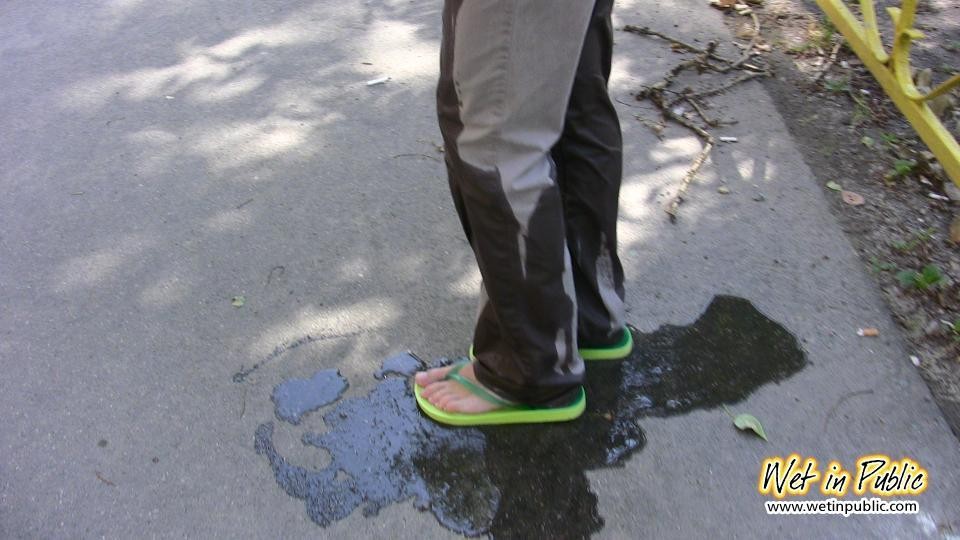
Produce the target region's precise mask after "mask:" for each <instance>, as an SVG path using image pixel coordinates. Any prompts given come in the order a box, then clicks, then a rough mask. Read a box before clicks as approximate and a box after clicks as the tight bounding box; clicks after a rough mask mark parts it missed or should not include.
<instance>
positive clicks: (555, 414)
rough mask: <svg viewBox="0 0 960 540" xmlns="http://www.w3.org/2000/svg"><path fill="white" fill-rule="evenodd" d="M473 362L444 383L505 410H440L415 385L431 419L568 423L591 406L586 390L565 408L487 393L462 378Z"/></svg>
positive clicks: (485, 423)
mask: <svg viewBox="0 0 960 540" xmlns="http://www.w3.org/2000/svg"><path fill="white" fill-rule="evenodd" d="M469 363H470V362H469V361H467V360H464V361H463V362H459V363H457V364H456V365H455V366H454V368H453V369H451V370H450V372H449V373H447V376H446V377H444V380H448V381H455V382H456V383H458V384H460V385H461V386H463V387H464V388H466V389H467V390H468V391H470V393H471V394H473V395H475V396H477V397H479V398H481V399H483V400H485V401H488V402H490V403H493V404H494V405H497V406H499V407H501V408H500V409H497V410H494V411H490V412H485V413H477V414H466V413H455V412H447V411H445V410H443V409H440V408H438V407H437V406H435V405H434V404H433V403H430V402H429V401H427V400H426V399H425V398H424V397H423V396H422V395H421V393H422V392H423V388H422V387H421V386H420V385H418V384H414V385H413V393H414V395H415V396H416V398H417V405H419V406H420V410H422V411H423V412H424V414H426V415H427V416H429V417H430V418H432V419H434V420H436V421H437V422H440V423H441V424H447V425H451V426H492V425H503V424H540V423H546V422H565V421H567V420H573V419H575V418H577V417H578V416H580V415H581V414H583V410H584V409H585V408H586V405H587V398H586V393H585V392H584V391H583V387H581V388H580V393H579V395H578V396H577V398H576V399H575V400H574V401H573V403H571V404H570V405H567V406H564V407H533V406H530V405H520V404H517V403H511V402H509V401H505V400H503V399H501V398H499V397H497V396H495V395H493V394H491V393H490V392H489V391H487V390H486V389H485V388H483V387H482V386H479V385H477V384H476V383H474V382H473V381H471V380H470V379H467V378H466V377H464V376H463V375H460V370H461V369H463V367H464V366H466V365H467V364H469Z"/></svg>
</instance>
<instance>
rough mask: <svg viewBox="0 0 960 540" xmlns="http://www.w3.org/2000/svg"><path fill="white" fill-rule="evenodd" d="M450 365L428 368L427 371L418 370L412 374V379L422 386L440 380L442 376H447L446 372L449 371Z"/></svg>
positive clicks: (424, 386)
mask: <svg viewBox="0 0 960 540" xmlns="http://www.w3.org/2000/svg"><path fill="white" fill-rule="evenodd" d="M450 369H451V366H446V367H441V368H434V369H428V370H427V371H419V372H417V374H416V375H414V381H415V382H416V383H417V384H418V385H420V386H421V387H423V388H426V387H427V386H429V385H431V384H433V383H435V382H437V381H442V380H443V378H444V377H446V376H447V373H449V372H450Z"/></svg>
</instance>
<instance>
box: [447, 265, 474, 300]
mask: <svg viewBox="0 0 960 540" xmlns="http://www.w3.org/2000/svg"><path fill="white" fill-rule="evenodd" d="M471 262H473V261H472V260H471ZM480 279H481V278H480V269H479V268H478V267H477V265H476V264H471V265H470V266H468V267H467V268H466V269H465V271H464V272H463V274H462V275H461V276H460V278H459V279H457V280H456V281H451V282H450V283H448V284H447V292H448V293H450V295H451V296H453V297H456V298H476V297H477V295H478V294H479V291H480Z"/></svg>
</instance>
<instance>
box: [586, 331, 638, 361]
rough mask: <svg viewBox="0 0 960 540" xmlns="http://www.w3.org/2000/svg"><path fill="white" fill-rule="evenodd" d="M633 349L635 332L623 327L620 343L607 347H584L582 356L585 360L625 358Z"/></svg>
mask: <svg viewBox="0 0 960 540" xmlns="http://www.w3.org/2000/svg"><path fill="white" fill-rule="evenodd" d="M632 351H633V333H632V332H630V329H629V328H627V327H626V326H624V327H623V338H622V339H620V342H619V343H615V344H613V345H609V346H607V347H583V348H581V349H580V356H581V357H582V358H583V359H584V360H623V359H624V358H626V357H628V356H630V353H631V352H632Z"/></svg>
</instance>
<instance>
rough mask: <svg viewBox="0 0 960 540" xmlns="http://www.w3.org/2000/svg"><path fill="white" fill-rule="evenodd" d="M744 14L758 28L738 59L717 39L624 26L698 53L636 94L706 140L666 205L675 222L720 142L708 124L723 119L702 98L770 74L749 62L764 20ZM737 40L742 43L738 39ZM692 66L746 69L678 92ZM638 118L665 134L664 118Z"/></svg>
mask: <svg viewBox="0 0 960 540" xmlns="http://www.w3.org/2000/svg"><path fill="white" fill-rule="evenodd" d="M743 14H744V15H750V17H751V19H752V20H753V27H754V32H753V36H752V39H751V40H750V44H749V45H747V46H744V47H743V52H742V53H741V55H740V57H739V58H738V59H737V60H729V59H727V58H724V57H723V56H720V55H719V54H717V52H716V50H717V42H715V41H711V42H710V43H708V44H707V46H706V48H703V49H701V48H699V47H696V46H694V45H691V44H689V43H686V42H684V41H681V40H679V39H676V38H674V37H671V36H668V35H666V34H664V33H661V32H657V31H655V30H651V29H650V28H647V27H645V26H644V27H640V26H633V25H627V26H625V27H624V28H623V30H624V31H626V32H631V33H634V34H639V35H643V36H652V37H657V38H660V39H663V40H665V41H667V42H669V43H670V44H671V47H672V48H674V49H675V50H682V51H686V52H691V53H695V54H696V56H695V57H693V58H688V59H685V60H683V61H681V62H680V63H678V64H676V65H675V66H673V67H672V68H671V69H669V70H668V71H667V72H666V73H665V74H664V76H663V78H662V79H661V80H660V81H658V82H656V83H654V84H653V85H650V86H644V87H643V88H642V89H641V90H640V91H639V92H637V94H636V99H637V100H644V99H649V100H650V102H651V103H653V104H654V105H655V106H656V107H657V109H658V110H659V111H660V114H661V117H662V118H663V119H664V121H665V120H670V121H672V122H675V123H677V124H680V125H681V126H683V127H684V128H686V129H688V130H690V131H691V132H693V133H694V134H696V135H697V137H698V138H700V139H701V140H702V141H703V148H701V150H700V152H699V153H698V154H697V156H696V157H695V158H694V159H693V162H692V163H691V164H690V167H689V168H688V169H687V171H686V172H685V173H684V174H683V176H682V177H681V178H680V186H679V187H678V188H677V193H676V195H674V197H673V199H672V200H671V201H670V203H669V204H668V206H667V208H666V212H667V214H668V215H669V216H670V221H671V222H672V223H673V222H676V220H677V214H678V212H679V208H680V205H681V204H683V201H684V196H685V194H686V192H687V189H688V188H689V186H690V183H691V182H692V181H693V179H694V178H695V177H696V175H697V173H698V172H699V171H700V169H701V168H702V167H703V164H704V163H705V162H706V160H707V157H709V156H710V152H711V151H712V150H713V147H714V146H716V141H717V140H716V139H715V138H714V136H713V135H712V134H711V133H710V132H709V131H707V127H717V126H719V125H720V124H721V123H720V121H718V120H715V119H712V118H710V117H709V116H708V115H707V113H706V110H705V108H706V105H705V104H704V103H703V102H702V100H703V99H704V98H707V97H710V96H714V95H717V94H719V93H721V92H724V91H726V90H728V89H730V88H731V87H733V86H736V85H738V84H740V83H742V82H745V81H748V80H750V79H753V78H756V77H761V76H768V75H769V74H770V73H769V72H768V71H767V70H766V69H765V68H762V67H759V66H756V65H754V64H749V63H747V61H748V60H750V59H751V58H753V57H754V56H756V54H757V53H755V52H754V47H755V46H756V45H757V42H758V40H759V37H760V20H759V18H758V17H757V15H756V14H755V13H753V12H752V11H750V12H749V13H743ZM734 44H735V45H738V44H736V43H734ZM711 60H712V61H714V62H718V63H719V65H717V64H715V63H711ZM691 68H696V69H697V71H698V72H699V73H703V72H704V71H713V72H715V73H721V74H725V73H730V72H732V71H740V72H743V74H742V75H740V76H737V77H734V78H732V79H730V80H727V81H726V82H724V83H723V84H721V85H719V86H716V87H713V88H707V89H704V90H699V91H694V90H691V89H689V88H688V89H685V90H684V91H682V92H677V91H675V90H672V89H670V88H669V87H670V86H671V85H672V84H673V83H674V81H675V79H676V78H677V77H678V76H679V75H680V73H682V72H683V71H685V70H687V69H691ZM668 93H669V94H671V95H672V98H671V99H669V100H668V99H667V98H666V95H667V94H668ZM680 102H686V103H689V104H690V106H691V107H693V110H694V111H696V113H697V115H698V116H699V117H700V119H701V120H702V121H703V123H704V124H705V126H706V127H702V126H699V125H697V123H695V122H693V121H691V120H690V119H688V118H686V117H685V116H684V115H683V112H682V111H678V110H676V109H675V106H676V105H677V104H678V103H680ZM636 118H637V119H638V120H640V121H641V122H643V123H644V125H646V126H648V127H650V128H651V129H652V130H653V131H654V133H655V134H656V135H657V137H661V131H662V130H663V126H664V122H663V121H661V122H660V123H659V124H654V123H652V122H650V121H649V120H647V119H645V118H642V117H641V116H639V115H637V116H636ZM734 123H735V122H734Z"/></svg>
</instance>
